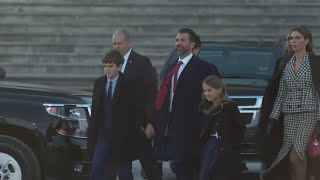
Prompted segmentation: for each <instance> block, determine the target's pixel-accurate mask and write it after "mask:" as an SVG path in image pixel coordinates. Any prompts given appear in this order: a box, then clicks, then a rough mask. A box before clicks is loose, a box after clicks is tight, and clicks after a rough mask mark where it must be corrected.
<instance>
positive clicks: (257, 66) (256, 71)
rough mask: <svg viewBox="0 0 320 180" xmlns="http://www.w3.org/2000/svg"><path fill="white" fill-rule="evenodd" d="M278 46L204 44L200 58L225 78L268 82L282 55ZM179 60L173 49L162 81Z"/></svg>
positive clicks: (268, 44) (160, 77)
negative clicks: (168, 69)
mask: <svg viewBox="0 0 320 180" xmlns="http://www.w3.org/2000/svg"><path fill="white" fill-rule="evenodd" d="M279 46H280V45H278V46H275V43H273V42H270V43H264V44H263V46H262V45H259V43H251V44H250V43H247V44H246V43H243V44H237V42H227V43H221V42H209V43H203V44H202V48H201V51H200V55H199V56H200V58H201V59H203V60H206V61H208V62H210V63H213V64H215V65H216V66H217V68H218V70H219V72H220V74H221V76H222V77H239V78H258V79H269V78H270V77H271V75H272V72H273V70H274V66H275V63H276V59H278V58H279V57H280V55H281V54H282V50H281V48H280V47H279ZM177 60H178V55H177V53H176V50H173V51H172V53H171V54H170V56H169V58H168V60H167V62H166V63H165V65H164V68H163V69H162V71H161V73H160V76H159V80H160V81H159V82H162V79H163V78H164V77H165V75H166V73H168V72H165V71H164V70H166V69H167V68H168V66H170V64H173V63H176V61H177Z"/></svg>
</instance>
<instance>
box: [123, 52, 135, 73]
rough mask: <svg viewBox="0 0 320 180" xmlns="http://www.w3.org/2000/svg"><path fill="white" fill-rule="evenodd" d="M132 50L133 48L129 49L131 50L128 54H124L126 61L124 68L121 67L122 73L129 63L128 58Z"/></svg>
mask: <svg viewBox="0 0 320 180" xmlns="http://www.w3.org/2000/svg"><path fill="white" fill-rule="evenodd" d="M131 50H132V49H129V51H128V52H127V54H125V55H124V56H123V59H124V62H123V65H122V68H121V72H122V73H124V70H125V69H126V66H127V63H128V59H129V56H130V53H131Z"/></svg>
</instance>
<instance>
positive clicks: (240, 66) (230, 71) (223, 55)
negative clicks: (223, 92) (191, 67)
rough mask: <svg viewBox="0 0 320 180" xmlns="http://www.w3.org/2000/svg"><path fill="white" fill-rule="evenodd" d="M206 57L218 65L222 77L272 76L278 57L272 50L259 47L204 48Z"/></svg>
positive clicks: (202, 51)
mask: <svg viewBox="0 0 320 180" xmlns="http://www.w3.org/2000/svg"><path fill="white" fill-rule="evenodd" d="M200 57H201V59H204V60H206V61H208V62H210V63H213V64H215V65H216V66H217V68H218V69H219V71H220V74H221V76H222V77H238V76H240V77H248V78H263V79H265V78H266V79H267V78H269V77H271V75H272V72H273V70H274V66H275V61H276V57H275V54H274V53H273V52H272V51H271V50H261V49H257V48H227V47H226V48H204V49H203V50H201V52H200Z"/></svg>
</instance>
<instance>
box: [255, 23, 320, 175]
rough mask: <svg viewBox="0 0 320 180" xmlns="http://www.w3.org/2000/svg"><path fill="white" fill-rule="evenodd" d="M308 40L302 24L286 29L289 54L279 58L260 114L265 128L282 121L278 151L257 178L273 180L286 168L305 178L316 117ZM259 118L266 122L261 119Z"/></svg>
mask: <svg viewBox="0 0 320 180" xmlns="http://www.w3.org/2000/svg"><path fill="white" fill-rule="evenodd" d="M312 40H313V39H312V34H311V32H310V30H309V29H308V28H307V27H306V26H297V27H295V28H293V29H292V30H291V31H290V33H289V37H288V49H289V52H290V53H289V54H290V55H289V56H284V57H283V58H281V59H280V61H279V62H278V65H277V67H276V70H275V72H274V75H273V78H272V79H271V81H270V82H269V85H268V87H267V89H266V94H265V95H266V96H265V97H264V101H265V102H264V103H263V106H262V108H266V110H265V109H262V111H264V112H262V115H263V116H264V118H269V119H270V120H268V122H269V125H267V129H268V128H270V127H271V125H272V124H275V123H274V122H279V121H282V122H283V132H282V133H283V139H282V147H281V149H280V151H279V152H278V154H277V156H276V158H275V159H274V161H273V162H272V163H271V165H270V166H269V167H268V168H267V169H266V170H265V171H264V172H262V173H261V179H276V178H277V177H281V174H282V173H285V172H287V171H286V170H290V173H291V178H293V179H294V180H306V172H307V162H306V147H307V144H308V141H309V139H310V136H311V134H312V132H313V130H314V128H315V125H316V122H317V120H319V119H320V110H319V109H320V107H319V102H320V99H319V97H320V73H319V69H320V57H318V56H315V55H314V53H313V46H312V43H313V41H312ZM270 92H273V94H272V93H270ZM274 94H276V96H274ZM273 97H274V98H275V101H273ZM270 107H271V108H270ZM268 109H271V111H268ZM266 112H267V113H266ZM266 114H267V115H268V116H266ZM282 118H283V119H282ZM262 121H264V122H266V120H265V119H263V120H262ZM286 160H289V161H286ZM285 162H289V164H290V166H288V164H286V163H285ZM284 168H285V169H284ZM288 168H289V169H288Z"/></svg>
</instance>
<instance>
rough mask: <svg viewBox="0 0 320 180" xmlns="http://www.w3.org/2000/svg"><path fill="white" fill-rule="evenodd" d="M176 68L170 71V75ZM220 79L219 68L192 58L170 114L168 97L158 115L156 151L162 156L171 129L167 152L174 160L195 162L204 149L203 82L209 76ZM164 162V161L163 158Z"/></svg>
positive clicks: (177, 88) (181, 80)
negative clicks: (202, 136)
mask: <svg viewBox="0 0 320 180" xmlns="http://www.w3.org/2000/svg"><path fill="white" fill-rule="evenodd" d="M174 66H175V64H172V65H171V67H169V68H168V70H166V72H167V73H166V74H168V73H169V72H170V71H171V70H172V68H173V67H174ZM213 74H215V75H219V73H218V72H217V70H216V68H215V67H214V66H213V65H211V64H209V63H207V62H205V61H203V60H200V59H199V57H197V56H192V58H191V59H190V61H189V62H188V64H187V65H186V67H185V68H184V70H183V71H182V72H181V74H180V76H179V79H178V82H177V87H176V92H175V95H174V98H173V101H172V110H171V112H169V104H170V93H168V94H167V96H166V98H165V100H164V105H163V108H162V110H161V111H160V112H158V113H157V121H156V122H157V124H156V136H157V137H156V145H157V147H156V151H157V152H158V153H159V154H160V151H161V148H162V147H163V146H164V144H163V141H162V138H164V133H165V130H166V126H167V125H168V143H167V149H168V152H169V156H170V157H169V158H171V159H173V160H193V159H194V158H195V155H196V153H197V152H198V150H199V148H200V138H199V137H200V131H201V128H202V127H201V125H202V122H201V120H200V119H201V118H200V115H201V113H200V111H199V104H200V102H201V94H202V81H203V79H204V78H206V77H207V76H209V75H213ZM160 158H161V157H160Z"/></svg>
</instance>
